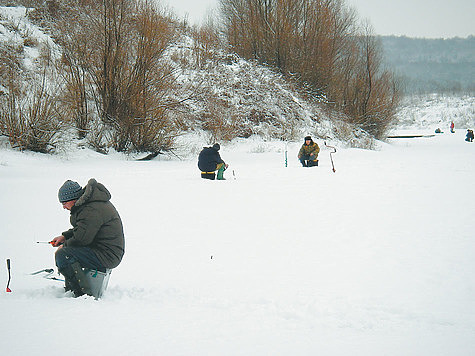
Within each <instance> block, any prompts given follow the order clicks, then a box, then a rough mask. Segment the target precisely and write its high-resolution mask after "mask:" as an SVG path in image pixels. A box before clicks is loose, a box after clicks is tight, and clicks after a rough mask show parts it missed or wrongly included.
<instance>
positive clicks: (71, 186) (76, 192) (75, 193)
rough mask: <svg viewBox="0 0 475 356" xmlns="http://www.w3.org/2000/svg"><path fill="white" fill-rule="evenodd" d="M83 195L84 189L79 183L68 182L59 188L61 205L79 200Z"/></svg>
mask: <svg viewBox="0 0 475 356" xmlns="http://www.w3.org/2000/svg"><path fill="white" fill-rule="evenodd" d="M81 195H82V188H81V186H80V185H79V183H77V182H74V181H72V180H69V179H68V180H67V181H66V182H64V184H63V185H62V186H61V188H59V191H58V199H59V202H60V203H64V202H67V201H70V200H75V199H78V198H79V197H80V196H81Z"/></svg>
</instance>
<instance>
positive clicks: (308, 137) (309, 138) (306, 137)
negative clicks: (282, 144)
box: [304, 136, 312, 141]
mask: <svg viewBox="0 0 475 356" xmlns="http://www.w3.org/2000/svg"><path fill="white" fill-rule="evenodd" d="M307 140H310V141H312V138H311V137H310V136H305V140H304V141H307Z"/></svg>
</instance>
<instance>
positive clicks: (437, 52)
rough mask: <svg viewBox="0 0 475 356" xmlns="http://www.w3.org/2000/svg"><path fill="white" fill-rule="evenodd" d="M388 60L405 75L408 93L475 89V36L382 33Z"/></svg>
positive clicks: (385, 56)
mask: <svg viewBox="0 0 475 356" xmlns="http://www.w3.org/2000/svg"><path fill="white" fill-rule="evenodd" d="M381 41H382V43H383V48H384V59H385V62H386V63H387V64H388V65H389V66H391V67H392V68H394V70H395V72H396V73H398V75H400V76H401V77H403V78H404V86H405V91H406V92H407V93H446V92H450V93H465V92H468V93H470V92H472V93H473V92H474V91H475V37H474V36H469V37H467V38H457V37H456V38H449V39H442V38H440V39H428V38H408V37H404V36H402V37H397V36H382V37H381Z"/></svg>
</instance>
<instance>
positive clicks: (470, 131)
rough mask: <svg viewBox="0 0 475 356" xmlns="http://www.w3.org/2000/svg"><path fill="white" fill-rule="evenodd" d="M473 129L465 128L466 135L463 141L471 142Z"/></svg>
mask: <svg viewBox="0 0 475 356" xmlns="http://www.w3.org/2000/svg"><path fill="white" fill-rule="evenodd" d="M473 138H474V137H473V130H470V129H468V130H467V137H466V138H465V141H467V142H473Z"/></svg>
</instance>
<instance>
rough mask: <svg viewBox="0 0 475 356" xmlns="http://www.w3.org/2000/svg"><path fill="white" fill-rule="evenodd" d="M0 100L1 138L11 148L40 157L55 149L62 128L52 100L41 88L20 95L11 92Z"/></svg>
mask: <svg viewBox="0 0 475 356" xmlns="http://www.w3.org/2000/svg"><path fill="white" fill-rule="evenodd" d="M0 100H1V101H2V105H1V107H0V130H1V134H2V135H5V136H6V137H8V140H9V142H10V145H11V146H12V147H14V148H18V149H20V150H31V151H35V152H42V153H47V152H50V151H52V150H54V149H55V148H56V143H57V138H58V136H59V133H60V131H61V128H62V125H61V122H60V117H59V115H58V111H57V108H56V101H55V98H54V97H53V96H51V95H49V94H48V93H46V91H45V90H44V87H40V88H33V90H28V91H27V92H23V93H19V92H18V91H16V90H13V88H11V90H10V91H9V93H8V95H6V96H5V97H2V98H1V99H0Z"/></svg>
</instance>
